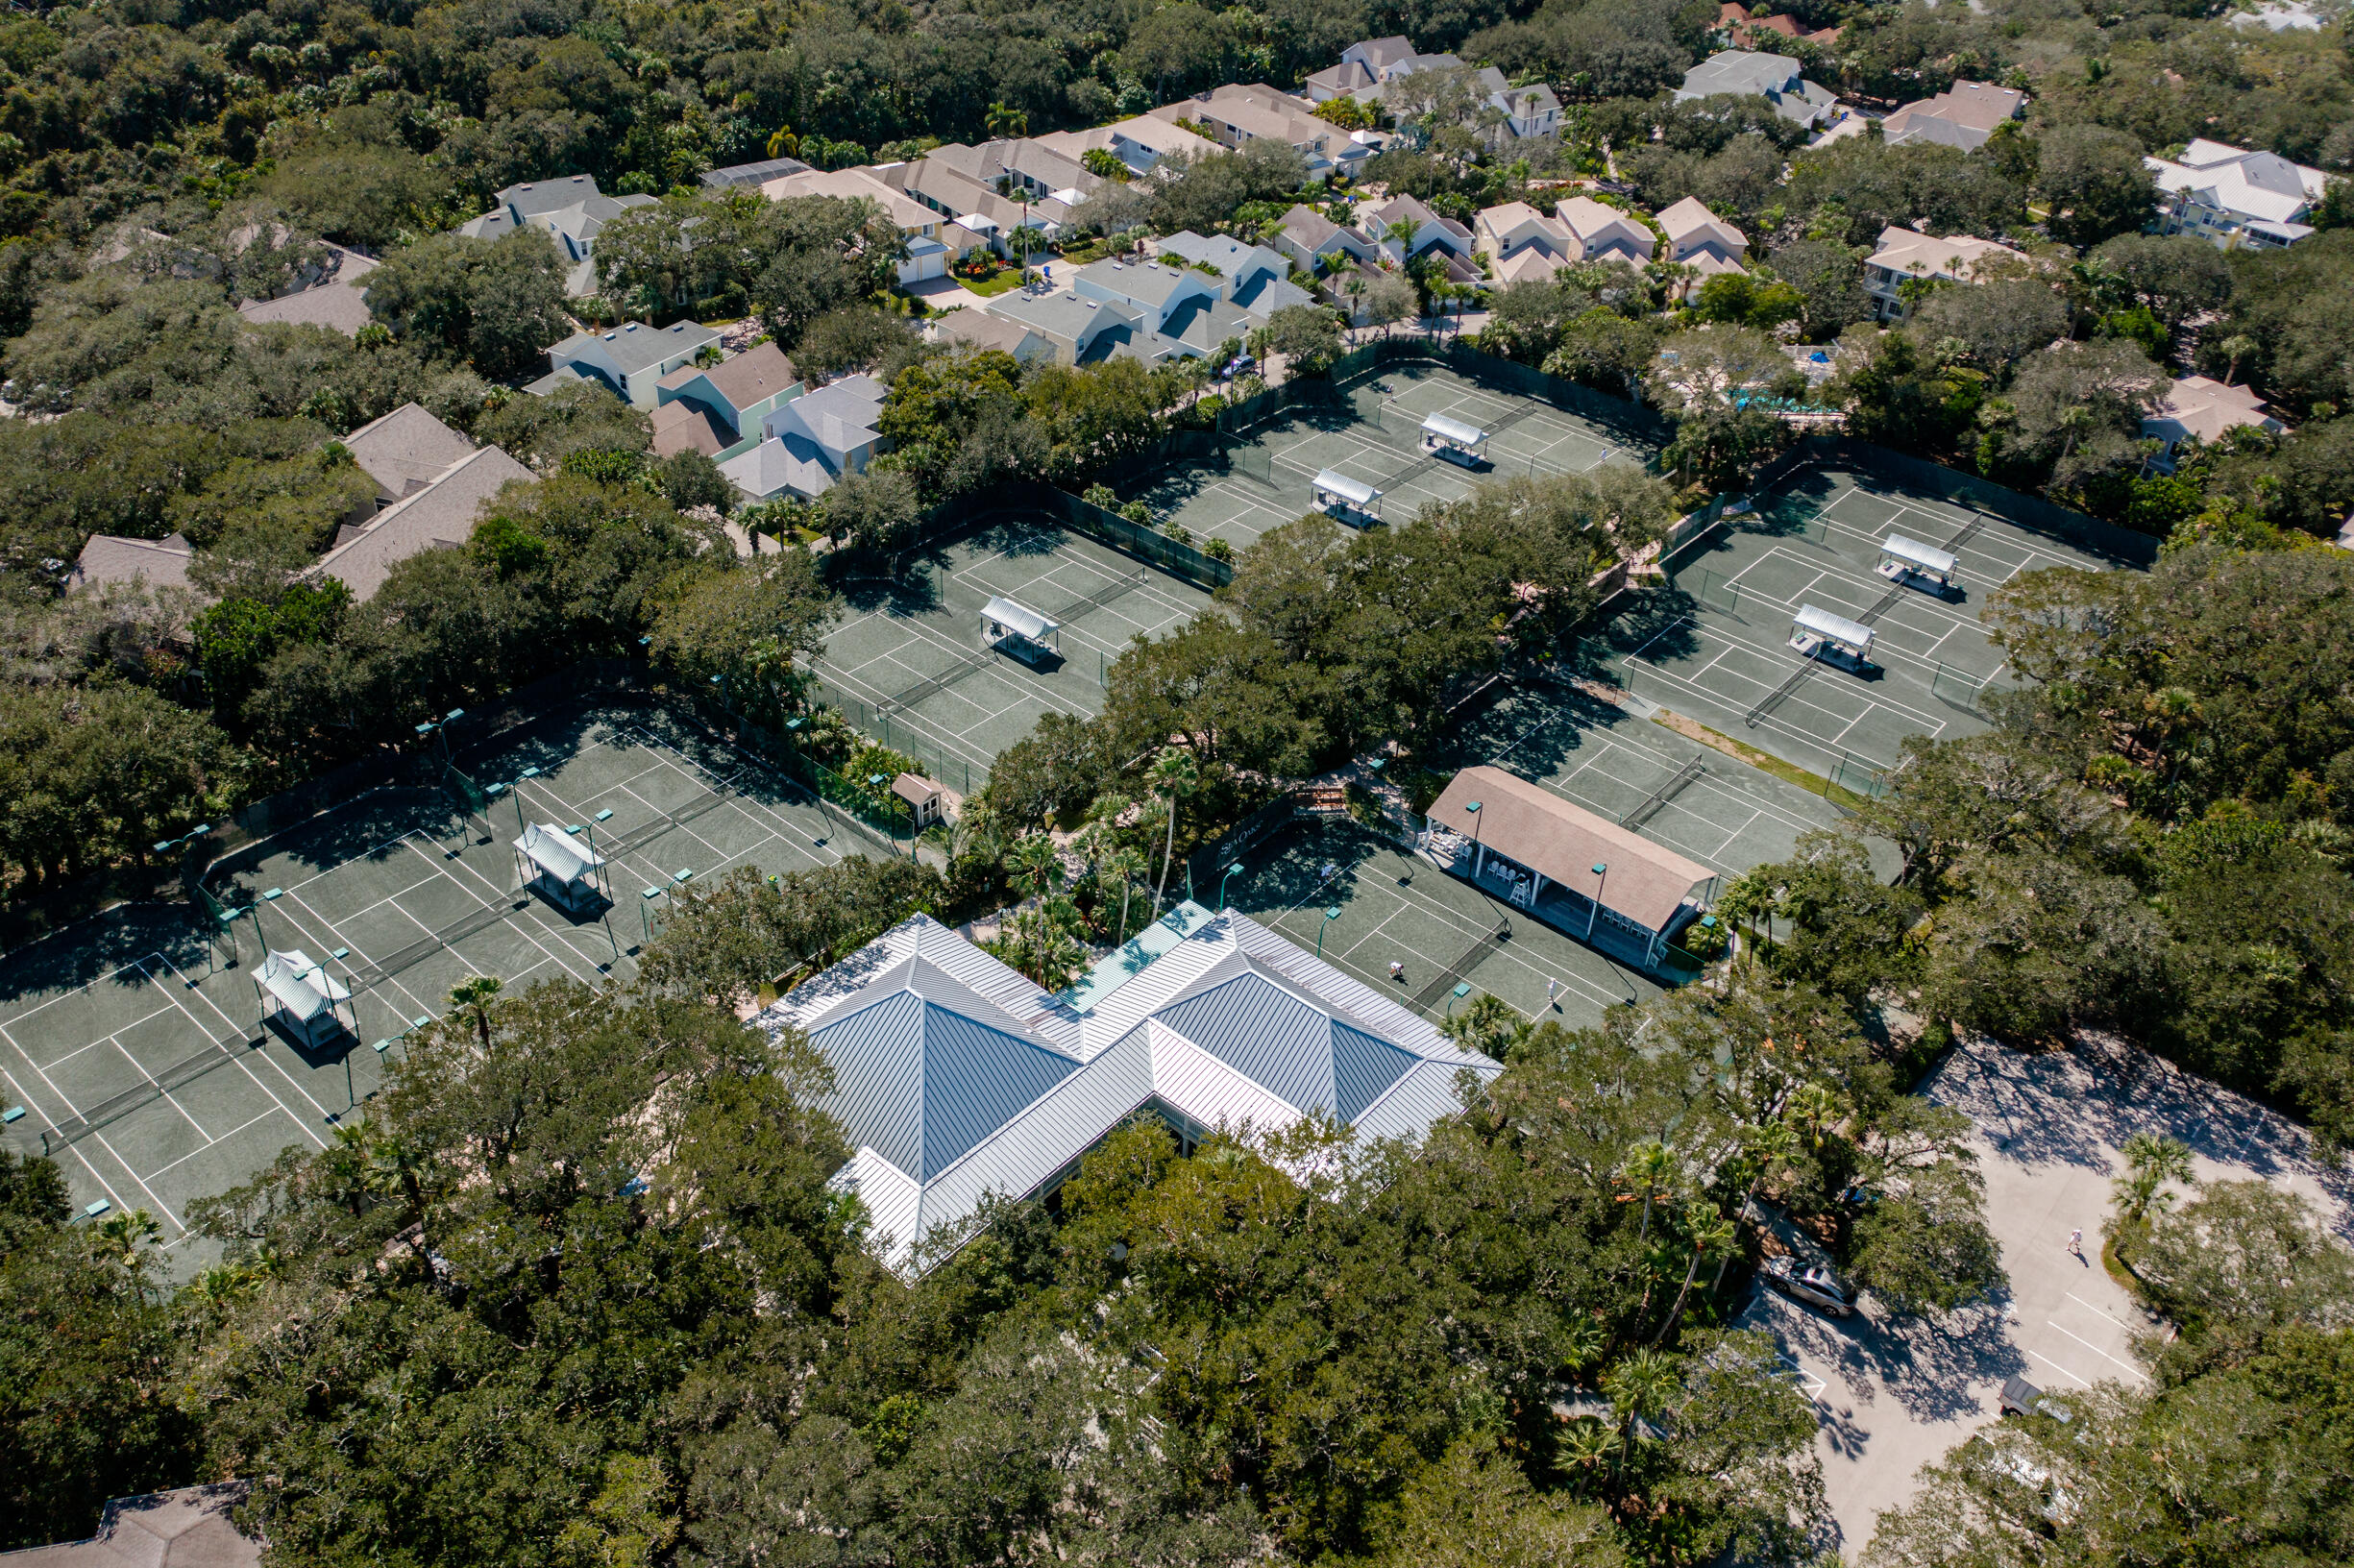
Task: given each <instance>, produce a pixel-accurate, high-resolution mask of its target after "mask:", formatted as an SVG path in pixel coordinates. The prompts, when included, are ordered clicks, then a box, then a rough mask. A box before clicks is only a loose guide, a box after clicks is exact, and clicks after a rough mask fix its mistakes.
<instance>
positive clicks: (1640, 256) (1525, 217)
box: [1474, 196, 1658, 283]
mask: <svg viewBox="0 0 2354 1568" xmlns="http://www.w3.org/2000/svg"><path fill="white" fill-rule="evenodd" d="M1474 233H1475V235H1476V238H1477V242H1478V245H1479V248H1480V250H1481V251H1482V252H1484V253H1485V255H1486V256H1487V257H1488V258H1489V265H1490V266H1491V267H1492V268H1493V269H1494V271H1495V275H1496V279H1497V281H1498V282H1505V283H1516V282H1523V281H1525V280H1528V279H1532V278H1539V279H1541V278H1550V277H1552V276H1553V275H1554V274H1555V273H1557V272H1558V271H1560V270H1561V269H1562V268H1563V267H1566V266H1570V265H1572V264H1574V263H1578V262H1585V261H1616V262H1619V263H1622V264H1623V265H1626V266H1630V267H1641V266H1643V265H1644V264H1645V263H1647V262H1649V261H1650V260H1651V258H1652V256H1653V254H1654V253H1655V251H1656V250H1657V249H1658V241H1657V239H1656V238H1655V237H1654V236H1653V234H1652V232H1651V230H1650V229H1649V228H1647V227H1645V226H1644V225H1643V224H1642V223H1641V222H1640V221H1639V220H1637V219H1634V218H1631V217H1629V216H1628V215H1627V214H1626V213H1624V212H1621V211H1619V210H1618V209H1617V208H1612V207H1605V206H1604V205H1603V204H1602V203H1600V202H1597V201H1595V200H1593V199H1592V198H1591V197H1586V196H1574V197H1572V198H1570V199H1569V200H1568V201H1565V202H1563V203H1561V204H1560V206H1559V207H1558V208H1557V209H1556V212H1555V215H1554V216H1553V217H1550V218H1549V217H1547V216H1545V214H1544V213H1542V212H1539V211H1538V210H1537V209H1536V208H1533V207H1531V206H1530V205H1529V204H1528V203H1526V202H1507V203H1505V204H1504V205H1503V206H1501V207H1491V208H1485V209H1484V210H1483V211H1482V212H1481V213H1480V214H1479V218H1478V220H1477V222H1476V223H1475V225H1474Z"/></svg>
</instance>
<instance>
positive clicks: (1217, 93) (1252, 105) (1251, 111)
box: [1152, 83, 1373, 181]
mask: <svg viewBox="0 0 2354 1568" xmlns="http://www.w3.org/2000/svg"><path fill="white" fill-rule="evenodd" d="M1152 115H1153V117H1154V118H1155V119H1161V120H1166V121H1168V122H1169V123H1171V124H1177V123H1178V122H1180V121H1183V122H1187V123H1189V124H1190V125H1196V126H1199V127H1201V128H1202V129H1203V130H1204V131H1205V132H1207V133H1208V134H1209V136H1210V139H1211V140H1213V141H1215V142H1217V143H1218V144H1219V145H1220V146H1223V147H1227V148H1235V149H1238V148H1241V147H1243V146H1246V145H1248V144H1249V143H1251V142H1253V141H1280V142H1283V143H1285V144H1286V145H1287V146H1289V147H1292V148H1294V149H1295V150H1297V151H1298V153H1299V155H1300V157H1301V158H1302V159H1306V160H1307V164H1308V178H1309V179H1310V180H1312V181H1313V180H1327V179H1330V178H1332V177H1333V176H1334V175H1335V174H1342V175H1349V174H1354V173H1355V172H1356V171H1357V170H1358V169H1359V168H1361V166H1362V165H1363V163H1364V160H1365V159H1368V158H1370V157H1372V156H1373V149H1372V148H1371V147H1368V146H1366V145H1365V144H1363V143H1362V142H1359V141H1355V140H1353V139H1351V137H1350V136H1349V135H1348V134H1347V133H1345V132H1343V131H1342V130H1341V129H1340V128H1339V127H1337V126H1336V125H1334V124H1332V123H1331V122H1330V121H1327V120H1319V119H1317V118H1316V117H1315V116H1314V115H1313V114H1311V113H1310V112H1309V111H1308V106H1307V105H1305V104H1303V103H1301V102H1300V101H1299V100H1298V99H1297V98H1293V97H1291V96H1290V95H1288V94H1287V93H1281V92H1277V91H1276V90H1275V89H1274V88H1273V87H1270V86H1266V85H1265V84H1264V83H1251V84H1249V85H1247V86H1242V85H1236V84H1229V85H1227V86H1222V87H1217V88H1214V90H1212V91H1209V92H1205V93H1200V94H1197V95H1196V96H1194V97H1191V98H1185V99H1180V100H1179V101H1178V102H1176V103H1173V104H1164V105H1162V106H1161V107H1160V108H1159V109H1156V110H1153V111H1152Z"/></svg>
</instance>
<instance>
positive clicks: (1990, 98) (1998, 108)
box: [1880, 82, 2027, 153]
mask: <svg viewBox="0 0 2354 1568" xmlns="http://www.w3.org/2000/svg"><path fill="white" fill-rule="evenodd" d="M2026 111H2027V95H2026V94H2025V93H2023V92H2021V91H2019V90H2018V89H2017V88H2014V87H1998V86H1992V85H1990V84H1988V83H1984V82H1956V83H1954V84H1953V86H1950V87H1948V88H1947V89H1946V90H1945V91H1943V92H1941V93H1939V94H1937V96H1935V97H1934V98H1924V99H1921V100H1920V101H1919V102H1917V103H1910V104H1906V105H1905V106H1904V107H1903V108H1902V109H1900V110H1897V111H1896V112H1895V113H1894V114H1891V115H1889V116H1888V117H1887V118H1886V119H1884V120H1882V121H1880V139H1881V140H1882V141H1885V142H1886V143H1888V145H1889V146H1891V147H1902V146H1904V145H1905V144H1906V143H1908V142H1915V141H1920V142H1929V143H1933V144H1935V145H1937V146H1941V147H1959V148H1960V149H1961V150H1962V151H1963V152H1965V153H1974V152H1976V151H1977V150H1978V149H1979V148H1981V147H1983V146H1985V145H1986V143H1987V142H1988V141H1989V140H1990V139H1991V138H1992V137H1993V136H1994V134H1995V133H1996V132H1997V131H1998V130H2000V129H2001V128H2002V127H2003V126H2004V125H2005V124H2006V123H2008V122H2009V121H2012V120H2016V119H2018V118H2019V117H2020V116H2021V115H2022V114H2024V113H2025V112H2026Z"/></svg>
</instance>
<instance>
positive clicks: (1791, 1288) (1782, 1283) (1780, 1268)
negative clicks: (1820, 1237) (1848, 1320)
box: [1757, 1258, 1855, 1317]
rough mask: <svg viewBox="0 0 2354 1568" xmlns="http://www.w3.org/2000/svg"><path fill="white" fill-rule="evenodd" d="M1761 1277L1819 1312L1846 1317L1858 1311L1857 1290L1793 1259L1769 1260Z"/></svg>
mask: <svg viewBox="0 0 2354 1568" xmlns="http://www.w3.org/2000/svg"><path fill="white" fill-rule="evenodd" d="M1757 1273H1758V1277H1759V1278H1760V1279H1762V1280H1764V1281H1765V1283H1766V1284H1767V1285H1769V1286H1772V1287H1773V1288H1775V1289H1777V1290H1778V1291H1780V1292H1781V1293H1782V1294H1783V1295H1785V1296H1788V1297H1789V1298H1790V1299H1791V1300H1792V1301H1796V1302H1801V1303H1802V1304H1804V1305H1806V1306H1808V1307H1812V1308H1813V1309H1814V1310H1815V1311H1819V1312H1828V1313H1830V1314H1831V1316H1833V1317H1846V1316H1848V1315H1849V1314H1850V1313H1851V1312H1853V1311H1855V1291H1854V1289H1853V1288H1852V1287H1851V1286H1849V1285H1848V1283H1847V1282H1846V1281H1844V1280H1842V1279H1841V1278H1840V1277H1839V1276H1838V1275H1836V1274H1834V1273H1832V1272H1831V1271H1830V1270H1829V1269H1827V1268H1823V1267H1820V1266H1815V1265H1802V1264H1801V1263H1799V1262H1796V1261H1794V1260H1792V1259H1789V1258H1768V1259H1767V1260H1766V1261H1765V1262H1764V1264H1763V1265H1762V1266H1761V1267H1760V1268H1759V1269H1758V1271H1757Z"/></svg>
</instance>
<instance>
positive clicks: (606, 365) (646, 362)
mask: <svg viewBox="0 0 2354 1568" xmlns="http://www.w3.org/2000/svg"><path fill="white" fill-rule="evenodd" d="M719 343H720V334H719V333H718V332H716V331H712V330H711V329H710V328H708V327H705V326H701V325H700V324H699V323H696V322H692V321H677V322H673V323H672V324H671V325H670V326H668V327H649V326H647V325H646V324H645V323H644V322H642V321H630V322H624V323H623V324H622V325H621V326H619V327H616V328H614V329H613V330H612V331H604V332H575V333H573V335H572V336H570V337H568V338H566V339H565V340H564V341H563V342H561V343H558V344H556V345H554V346H553V347H552V348H551V349H549V351H548V367H549V368H548V374H547V375H545V376H542V377H541V378H540V379H539V380H536V381H533V382H531V383H530V384H529V385H527V386H526V387H525V388H524V390H525V391H526V392H536V393H538V394H539V395H541V396H542V397H545V396H546V395H547V394H549V393H551V392H553V391H554V390H556V388H558V387H560V386H564V385H567V384H569V383H571V382H573V381H582V380H593V381H596V382H598V383H599V384H600V385H601V386H603V387H604V388H605V389H606V390H607V391H609V392H611V393H612V394H613V395H614V396H615V397H617V398H619V399H621V400H622V401H623V402H624V403H626V404H629V405H630V406H632V407H635V408H644V409H646V410H647V411H648V412H651V411H652V410H653V409H655V408H656V407H658V406H660V404H661V401H662V400H661V381H662V378H663V377H665V376H668V375H669V374H670V373H671V372H672V371H674V370H676V369H678V368H679V367H680V366H681V365H686V364H691V363H693V362H694V360H695V357H696V356H697V355H699V354H701V353H702V352H703V351H704V350H705V349H716V348H718V347H719Z"/></svg>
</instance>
